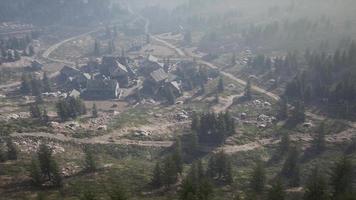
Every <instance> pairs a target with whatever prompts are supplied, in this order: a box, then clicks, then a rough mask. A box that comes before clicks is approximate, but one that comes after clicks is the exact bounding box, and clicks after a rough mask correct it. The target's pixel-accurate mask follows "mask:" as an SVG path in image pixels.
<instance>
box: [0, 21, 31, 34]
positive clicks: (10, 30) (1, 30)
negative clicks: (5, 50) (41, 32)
mask: <svg viewBox="0 0 356 200" xmlns="http://www.w3.org/2000/svg"><path fill="white" fill-rule="evenodd" d="M33 31H34V27H33V25H31V24H21V23H17V22H3V23H0V38H8V37H17V36H24V35H27V34H31V33H32V32H33Z"/></svg>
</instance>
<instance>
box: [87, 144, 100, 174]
mask: <svg viewBox="0 0 356 200" xmlns="http://www.w3.org/2000/svg"><path fill="white" fill-rule="evenodd" d="M84 153H85V170H86V171H88V172H95V171H96V169H97V164H96V161H95V158H94V154H93V152H92V150H90V149H89V148H86V149H85V150H84Z"/></svg>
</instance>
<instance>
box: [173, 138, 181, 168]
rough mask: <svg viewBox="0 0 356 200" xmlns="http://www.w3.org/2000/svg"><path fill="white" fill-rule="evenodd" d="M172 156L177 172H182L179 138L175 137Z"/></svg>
mask: <svg viewBox="0 0 356 200" xmlns="http://www.w3.org/2000/svg"><path fill="white" fill-rule="evenodd" d="M172 157H173V159H174V162H175V163H176V169H177V172H178V173H182V171H183V155H182V142H181V140H180V139H176V142H175V144H174V151H173V155H172Z"/></svg>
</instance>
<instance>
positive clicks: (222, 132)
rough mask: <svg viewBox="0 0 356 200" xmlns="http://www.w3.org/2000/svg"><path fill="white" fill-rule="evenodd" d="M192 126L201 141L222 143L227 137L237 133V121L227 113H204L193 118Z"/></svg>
mask: <svg viewBox="0 0 356 200" xmlns="http://www.w3.org/2000/svg"><path fill="white" fill-rule="evenodd" d="M193 122H194V123H192V126H191V127H192V128H194V129H198V130H193V131H196V132H197V133H198V138H199V142H200V143H210V144H221V143H222V142H224V141H225V139H226V137H228V136H231V135H233V134H235V123H234V120H233V119H232V117H231V115H230V114H229V113H228V112H226V113H219V114H218V115H216V114H215V113H203V114H201V115H200V116H199V117H197V116H195V117H194V118H193ZM197 126H199V127H197Z"/></svg>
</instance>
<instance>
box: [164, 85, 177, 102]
mask: <svg viewBox="0 0 356 200" xmlns="http://www.w3.org/2000/svg"><path fill="white" fill-rule="evenodd" d="M166 95H167V100H168V103H169V104H170V105H174V104H175V103H176V96H175V95H174V93H173V91H172V89H171V88H170V87H168V89H167V94H166Z"/></svg>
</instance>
